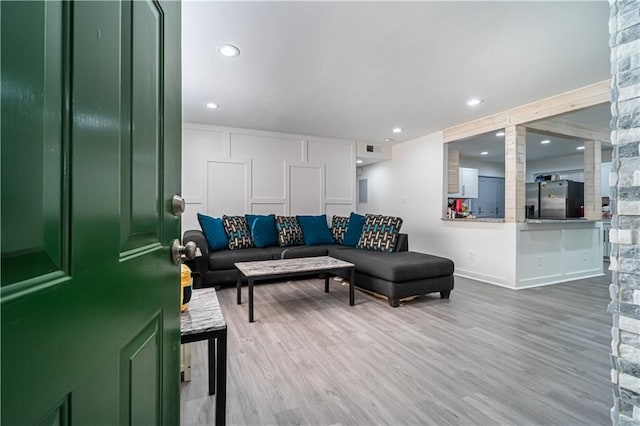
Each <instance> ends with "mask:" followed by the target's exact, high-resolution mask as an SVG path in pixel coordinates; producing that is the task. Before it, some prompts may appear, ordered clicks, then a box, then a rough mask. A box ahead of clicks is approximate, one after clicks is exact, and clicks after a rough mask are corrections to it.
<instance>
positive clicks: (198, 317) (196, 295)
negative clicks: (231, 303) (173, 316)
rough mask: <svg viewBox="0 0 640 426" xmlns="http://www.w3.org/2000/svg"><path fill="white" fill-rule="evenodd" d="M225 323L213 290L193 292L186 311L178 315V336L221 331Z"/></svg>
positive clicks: (203, 289)
mask: <svg viewBox="0 0 640 426" xmlns="http://www.w3.org/2000/svg"><path fill="white" fill-rule="evenodd" d="M226 327H227V323H226V322H225V320H224V317H223V316H222V311H221V310H220V304H219V303H218V296H217V295H216V289H215V288H202V289H197V290H193V292H192V293H191V300H190V301H189V307H188V308H187V310H186V311H184V312H181V313H180V335H182V336H185V335H189V334H198V333H206V332H209V331H216V330H222V329H224V328H226Z"/></svg>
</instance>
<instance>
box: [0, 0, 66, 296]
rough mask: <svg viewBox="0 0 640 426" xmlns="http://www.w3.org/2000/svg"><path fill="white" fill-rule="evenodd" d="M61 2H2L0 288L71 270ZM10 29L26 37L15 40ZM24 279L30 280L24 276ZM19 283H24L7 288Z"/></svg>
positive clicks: (43, 279)
mask: <svg viewBox="0 0 640 426" xmlns="http://www.w3.org/2000/svg"><path fill="white" fill-rule="evenodd" d="M64 9H65V7H64V6H63V4H62V3H59V2H51V3H38V2H18V3H16V4H12V5H11V7H3V8H2V118H3V120H2V122H3V125H2V142H3V143H2V153H1V155H2V165H1V167H2V182H3V183H4V182H12V184H11V185H9V184H7V185H3V187H2V200H1V205H2V219H3V220H2V230H1V233H0V235H1V236H2V241H1V246H2V259H3V263H2V266H3V269H2V280H1V285H2V287H3V290H2V295H3V296H8V295H9V294H11V293H14V292H16V291H20V290H21V289H24V288H26V287H31V286H33V285H36V284H42V283H43V282H46V281H48V279H50V278H51V277H50V276H49V277H43V276H44V275H46V274H50V273H52V272H58V273H57V274H55V275H56V276H57V277H59V276H60V275H63V274H64V273H65V272H67V270H68V268H67V256H66V248H67V245H68V227H67V226H66V221H65V218H66V217H67V215H68V203H67V202H66V196H67V191H68V180H67V179H66V176H65V175H66V174H65V172H64V168H65V165H66V164H67V163H68V149H67V147H66V146H65V145H64V144H63V130H64V129H63V123H64V120H63V115H64V112H63V98H62V93H63V86H64V84H65V80H64V79H63V73H65V72H68V65H67V64H66V63H64V59H63V56H64V55H63V51H64V49H65V39H66V34H65V33H64V32H63V31H62V27H63V25H62V20H63V14H64V12H65V10H64ZM26 17H28V18H29V19H25V18H26ZM45 22H46V23H47V25H46V26H45V25H43V24H44V23H45ZM23 23H24V25H23ZM14 34H15V36H13V35H14ZM10 35H12V36H13V37H20V39H21V40H23V42H22V43H15V42H14V41H13V39H12V38H11V36H10ZM45 64H46V67H45ZM14 146H20V147H21V149H19V150H16V149H13V147H14ZM63 176H65V177H64V178H63ZM5 259H6V260H7V261H6V262H5ZM38 277H40V278H39V279H38ZM27 279H32V281H30V282H29V283H25V280H27ZM16 283H21V285H17V286H15V285H14V286H12V288H7V286H9V285H11V284H16Z"/></svg>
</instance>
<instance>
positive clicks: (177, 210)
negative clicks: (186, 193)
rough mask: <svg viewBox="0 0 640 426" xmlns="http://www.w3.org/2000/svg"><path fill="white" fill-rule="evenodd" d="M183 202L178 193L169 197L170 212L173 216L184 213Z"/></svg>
mask: <svg viewBox="0 0 640 426" xmlns="http://www.w3.org/2000/svg"><path fill="white" fill-rule="evenodd" d="M185 204H186V203H185V202H184V198H182V197H181V196H179V195H177V194H176V195H174V196H173V197H171V213H172V214H173V215H174V216H180V215H181V214H182V213H184V209H185Z"/></svg>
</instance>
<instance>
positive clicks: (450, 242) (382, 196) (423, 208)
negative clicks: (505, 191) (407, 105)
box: [358, 132, 516, 287]
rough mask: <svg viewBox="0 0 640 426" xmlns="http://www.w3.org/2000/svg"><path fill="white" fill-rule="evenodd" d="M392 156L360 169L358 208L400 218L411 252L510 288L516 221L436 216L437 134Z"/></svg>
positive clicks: (440, 164) (439, 187)
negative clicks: (364, 184) (363, 193)
mask: <svg viewBox="0 0 640 426" xmlns="http://www.w3.org/2000/svg"><path fill="white" fill-rule="evenodd" d="M392 156H393V160H391V161H385V162H382V163H378V164H374V165H371V166H367V167H364V168H363V173H362V176H361V177H360V178H366V179H368V186H369V188H368V189H369V194H368V195H369V199H368V202H367V203H366V204H358V211H359V212H360V213H380V214H389V215H395V216H400V217H402V218H403V220H404V223H403V225H402V232H406V233H408V234H409V249H410V250H412V251H418V252H422V253H428V254H433V255H437V256H444V257H447V258H450V259H452V260H453V261H454V262H455V264H456V266H455V268H456V273H457V274H458V275H463V276H468V277H470V278H476V279H480V280H483V281H487V282H491V283H494V284H498V285H502V286H507V287H514V286H515V282H516V277H515V268H516V258H515V256H516V253H515V250H514V248H515V244H516V226H515V224H505V223H481V222H475V223H464V222H447V221H443V220H441V217H442V212H443V204H442V203H443V200H444V187H443V175H444V173H443V171H444V161H443V141H442V132H436V133H433V134H430V135H427V136H424V137H421V138H418V139H414V140H412V141H410V142H405V143H402V144H398V145H394V146H393V154H392Z"/></svg>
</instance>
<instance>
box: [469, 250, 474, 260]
mask: <svg viewBox="0 0 640 426" xmlns="http://www.w3.org/2000/svg"><path fill="white" fill-rule="evenodd" d="M474 260H475V256H474V254H473V252H472V251H470V252H469V261H471V262H473V261H474Z"/></svg>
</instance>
